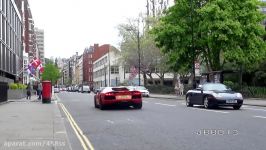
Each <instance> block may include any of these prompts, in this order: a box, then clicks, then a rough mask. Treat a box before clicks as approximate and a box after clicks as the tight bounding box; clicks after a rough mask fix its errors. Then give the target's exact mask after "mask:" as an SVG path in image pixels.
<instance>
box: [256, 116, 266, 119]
mask: <svg viewBox="0 0 266 150" xmlns="http://www.w3.org/2000/svg"><path fill="white" fill-rule="evenodd" d="M253 117H255V118H262V119H266V117H264V116H253Z"/></svg>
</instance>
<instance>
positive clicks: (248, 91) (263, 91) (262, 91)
mask: <svg viewBox="0 0 266 150" xmlns="http://www.w3.org/2000/svg"><path fill="white" fill-rule="evenodd" d="M242 94H243V95H244V96H245V97H257V98H266V88H265V87H255V86H245V87H243V89H242Z"/></svg>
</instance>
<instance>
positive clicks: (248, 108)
mask: <svg viewBox="0 0 266 150" xmlns="http://www.w3.org/2000/svg"><path fill="white" fill-rule="evenodd" d="M245 109H248V110H256V111H266V109H257V108H245Z"/></svg>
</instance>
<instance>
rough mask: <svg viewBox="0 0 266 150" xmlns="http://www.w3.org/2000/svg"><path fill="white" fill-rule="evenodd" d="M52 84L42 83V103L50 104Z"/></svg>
mask: <svg viewBox="0 0 266 150" xmlns="http://www.w3.org/2000/svg"><path fill="white" fill-rule="evenodd" d="M51 91H52V83H51V81H48V80H46V81H42V103H51V97H52V92H51Z"/></svg>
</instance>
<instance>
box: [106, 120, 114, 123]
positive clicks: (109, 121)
mask: <svg viewBox="0 0 266 150" xmlns="http://www.w3.org/2000/svg"><path fill="white" fill-rule="evenodd" d="M106 121H107V122H108V123H111V124H114V123H115V122H114V121H111V120H106Z"/></svg>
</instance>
